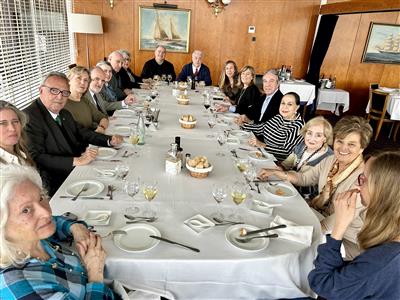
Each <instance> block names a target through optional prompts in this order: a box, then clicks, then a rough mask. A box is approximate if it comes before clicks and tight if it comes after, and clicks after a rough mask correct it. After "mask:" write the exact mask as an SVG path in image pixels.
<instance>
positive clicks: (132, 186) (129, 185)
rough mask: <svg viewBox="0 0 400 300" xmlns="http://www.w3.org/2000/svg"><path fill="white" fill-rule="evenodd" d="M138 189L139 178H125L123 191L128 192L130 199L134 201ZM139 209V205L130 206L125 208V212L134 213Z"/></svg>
mask: <svg viewBox="0 0 400 300" xmlns="http://www.w3.org/2000/svg"><path fill="white" fill-rule="evenodd" d="M139 190H140V178H139V177H137V178H133V179H131V180H127V181H126V182H125V185H124V191H125V192H126V193H127V194H128V196H129V197H132V201H134V199H135V196H136V194H137V193H139ZM139 211H140V209H139V207H137V206H135V205H134V206H132V207H128V208H127V209H126V213H127V214H128V215H133V214H136V213H138V212H139Z"/></svg>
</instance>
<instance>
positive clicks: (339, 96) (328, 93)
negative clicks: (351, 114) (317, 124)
mask: <svg viewBox="0 0 400 300" xmlns="http://www.w3.org/2000/svg"><path fill="white" fill-rule="evenodd" d="M339 106H343V112H346V111H348V110H349V107H350V94H349V92H347V91H344V90H340V89H319V90H318V98H317V110H329V111H331V112H332V113H335V114H336V115H339Z"/></svg>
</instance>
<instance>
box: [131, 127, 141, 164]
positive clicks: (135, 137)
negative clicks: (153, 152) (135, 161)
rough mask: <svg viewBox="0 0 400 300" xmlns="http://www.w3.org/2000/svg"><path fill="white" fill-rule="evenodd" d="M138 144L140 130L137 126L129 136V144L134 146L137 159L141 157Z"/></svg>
mask: <svg viewBox="0 0 400 300" xmlns="http://www.w3.org/2000/svg"><path fill="white" fill-rule="evenodd" d="M138 142H139V130H138V129H137V127H136V126H132V127H131V129H130V134H129V143H130V144H132V145H133V155H134V156H136V157H138V156H139V152H138V149H137V144H138Z"/></svg>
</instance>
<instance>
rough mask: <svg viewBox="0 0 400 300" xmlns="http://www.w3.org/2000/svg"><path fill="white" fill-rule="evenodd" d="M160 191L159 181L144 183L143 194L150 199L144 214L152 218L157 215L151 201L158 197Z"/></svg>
mask: <svg viewBox="0 0 400 300" xmlns="http://www.w3.org/2000/svg"><path fill="white" fill-rule="evenodd" d="M157 193H158V186H157V181H151V182H145V183H143V194H144V198H145V199H146V200H147V201H148V206H147V209H146V211H145V212H144V215H145V216H146V217H149V218H152V217H155V216H156V212H155V211H154V210H153V209H152V208H151V201H152V200H153V199H154V198H155V197H156V195H157Z"/></svg>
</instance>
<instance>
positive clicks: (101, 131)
mask: <svg viewBox="0 0 400 300" xmlns="http://www.w3.org/2000/svg"><path fill="white" fill-rule="evenodd" d="M95 132H97V133H102V134H104V133H105V132H106V130H105V128H104V127H103V126H100V125H99V126H97V128H96V130H95Z"/></svg>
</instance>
